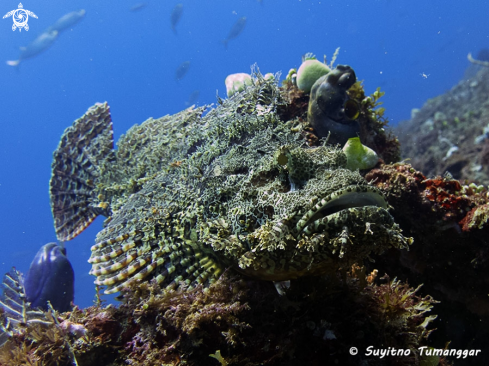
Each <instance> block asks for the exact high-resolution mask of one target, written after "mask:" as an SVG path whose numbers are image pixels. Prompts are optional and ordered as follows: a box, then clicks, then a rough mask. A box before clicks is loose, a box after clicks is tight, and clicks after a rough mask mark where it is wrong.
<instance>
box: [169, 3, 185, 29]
mask: <svg viewBox="0 0 489 366" xmlns="http://www.w3.org/2000/svg"><path fill="white" fill-rule="evenodd" d="M182 14H183V4H177V5H175V7H174V8H173V10H172V12H171V17H170V24H171V29H172V31H173V33H175V34H177V28H176V27H177V24H178V22H179V21H180V18H181V17H182Z"/></svg>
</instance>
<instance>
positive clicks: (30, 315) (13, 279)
mask: <svg viewBox="0 0 489 366" xmlns="http://www.w3.org/2000/svg"><path fill="white" fill-rule="evenodd" d="M2 286H3V294H2V296H0V308H2V309H3V311H4V314H5V322H4V323H0V347H1V346H2V345H3V344H4V343H5V342H7V340H8V339H9V337H11V336H12V335H13V334H14V333H18V332H20V331H21V328H19V326H26V325H28V324H34V323H37V324H51V323H50V322H49V321H48V320H47V318H46V315H45V313H44V312H43V311H40V310H33V309H31V307H30V304H29V303H28V302H27V298H26V294H25V289H24V284H23V278H22V274H21V273H20V272H19V271H17V270H16V269H15V267H13V268H12V269H11V270H10V272H8V273H6V274H5V276H4V278H3V282H2Z"/></svg>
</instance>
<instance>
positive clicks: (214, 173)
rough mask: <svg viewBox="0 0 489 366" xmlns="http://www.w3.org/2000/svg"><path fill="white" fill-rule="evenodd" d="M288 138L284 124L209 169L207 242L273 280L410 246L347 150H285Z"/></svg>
mask: <svg viewBox="0 0 489 366" xmlns="http://www.w3.org/2000/svg"><path fill="white" fill-rule="evenodd" d="M286 136H287V132H286V131H285V130H283V129H282V128H281V127H280V126H277V127H276V128H270V127H269V128H266V129H264V130H262V131H256V132H255V133H254V134H253V135H250V136H249V137H248V138H247V139H246V140H244V141H242V143H241V144H240V145H239V146H233V147H232V148H230V149H229V150H228V151H227V152H226V153H224V154H222V155H221V156H219V157H217V158H216V159H215V160H214V161H212V162H211V163H210V164H209V166H208V168H207V169H206V172H205V173H204V178H203V179H204V182H205V183H204V186H203V187H201V188H202V189H201V191H202V192H203V194H202V195H201V198H200V199H201V202H202V204H203V207H204V210H203V218H202V221H201V226H200V228H199V230H200V232H199V235H198V236H199V237H200V240H201V242H203V243H205V244H206V245H210V246H212V248H213V251H214V252H215V253H216V254H218V255H220V256H222V257H223V258H225V262H227V263H228V264H229V265H231V266H233V267H234V268H235V269H236V270H237V271H238V272H241V273H243V274H245V275H248V276H251V277H254V278H257V279H261V280H272V281H284V280H290V279H294V278H298V277H301V276H306V275H318V274H322V273H328V272H331V271H335V270H337V269H338V268H340V267H345V266H350V265H352V264H353V263H361V262H362V261H363V260H364V259H365V258H368V256H369V255H370V254H372V253H377V254H379V253H382V252H383V251H384V250H386V249H387V248H389V247H392V246H393V247H397V248H407V247H408V245H409V243H410V242H411V241H412V240H411V239H410V238H405V237H404V236H403V235H402V234H401V231H400V229H399V227H398V226H397V224H396V223H395V222H394V219H393V218H392V216H391V215H390V213H389V212H388V208H389V207H388V204H387V202H386V200H385V198H384V196H383V194H382V192H381V191H380V190H378V189H377V188H375V187H373V186H372V185H369V184H368V183H367V182H366V181H365V179H364V178H363V177H362V176H361V175H360V174H359V173H358V172H357V171H352V170H349V169H347V168H346V163H347V160H346V156H345V154H344V153H343V152H342V151H341V149H339V148H337V147H335V146H320V147H314V148H310V147H305V146H304V145H303V144H302V143H301V142H300V141H294V139H293V138H289V143H288V144H283V145H282V144H281V143H282V142H284V141H285V140H287V139H288V138H287V137H286ZM289 137H291V136H290V135H289Z"/></svg>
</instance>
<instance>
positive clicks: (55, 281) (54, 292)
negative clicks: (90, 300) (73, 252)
mask: <svg viewBox="0 0 489 366" xmlns="http://www.w3.org/2000/svg"><path fill="white" fill-rule="evenodd" d="M74 284H75V274H74V271H73V267H72V266H71V263H70V261H69V260H68V258H67V257H66V250H65V249H64V248H61V247H60V246H58V245H57V244H56V243H49V244H46V245H44V246H43V247H41V249H39V251H38V252H37V254H36V256H35V257H34V259H33V261H32V263H31V266H30V267H29V271H28V272H27V274H26V276H25V280H24V287H25V293H26V297H27V301H29V302H30V303H31V307H33V308H41V309H44V310H47V309H48V306H47V302H48V301H49V302H50V303H51V305H52V306H53V308H54V309H56V310H58V311H60V312H64V311H68V310H70V309H71V303H72V301H73V299H74V293H75V290H74Z"/></svg>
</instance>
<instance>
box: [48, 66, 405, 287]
mask: <svg viewBox="0 0 489 366" xmlns="http://www.w3.org/2000/svg"><path fill="white" fill-rule="evenodd" d="M277 80H278V76H276V77H275V78H272V79H270V80H265V79H264V78H263V77H262V76H261V75H260V74H259V73H258V72H257V73H255V74H254V76H253V85H251V86H249V87H248V88H247V89H246V90H245V91H243V92H241V93H238V94H236V95H234V96H233V97H232V98H229V99H227V100H224V101H223V100H220V99H219V100H218V102H219V103H218V106H217V107H216V108H214V109H210V110H209V111H208V113H207V114H205V115H204V111H206V109H208V107H201V108H193V107H191V108H188V109H186V110H184V111H182V112H180V113H177V114H175V115H173V116H165V117H162V118H159V119H152V118H150V119H149V120H147V121H145V122H144V123H142V124H141V125H139V126H138V125H136V126H134V127H132V128H131V129H130V130H129V131H128V132H127V134H126V135H123V136H122V137H121V138H120V140H119V142H118V148H117V150H115V149H114V147H113V138H112V121H111V116H110V111H109V107H108V105H107V103H103V104H96V105H95V106H93V107H91V108H90V109H89V110H88V111H87V113H86V114H85V115H84V116H82V117H81V118H80V119H78V120H76V121H75V122H74V124H73V126H71V127H69V128H68V129H66V131H65V132H64V134H63V136H62V138H61V142H60V144H59V147H58V148H57V150H56V151H55V152H54V162H53V164H52V169H53V174H52V178H51V182H50V193H51V205H52V211H53V215H54V221H55V228H56V233H57V236H58V239H59V240H61V241H66V240H70V239H72V238H74V237H75V236H76V235H78V234H79V233H80V232H82V231H83V230H84V229H85V228H86V227H87V226H88V225H89V224H90V223H91V222H92V221H93V220H94V219H95V218H96V217H97V216H98V215H104V216H106V217H107V220H106V221H105V224H104V228H103V230H102V231H101V232H100V233H99V234H98V235H97V238H96V244H95V245H94V246H93V247H92V254H91V257H90V259H89V262H90V263H91V264H92V269H91V274H93V275H94V276H96V281H95V283H96V284H97V285H101V286H102V285H103V286H106V290H105V292H106V293H115V292H118V291H120V290H121V289H123V288H124V287H125V286H127V285H128V284H130V283H131V282H133V281H140V280H142V279H144V278H146V279H150V278H154V279H155V280H156V281H157V282H158V283H160V284H161V285H162V286H176V285H178V284H180V283H181V281H183V282H185V283H187V284H188V285H189V286H195V285H196V284H199V283H201V284H204V285H208V284H209V283H210V282H212V281H214V280H215V279H216V278H217V277H218V276H219V275H220V273H222V271H223V270H224V269H226V268H229V267H231V268H233V269H234V270H236V271H238V272H240V273H242V274H244V275H247V276H250V277H253V278H256V279H262V280H271V281H282V280H289V279H294V278H297V277H300V276H306V275H319V274H323V273H328V272H330V273H331V272H332V271H335V270H337V269H338V268H339V267H341V266H346V265H351V264H352V263H354V262H362V261H363V260H364V259H365V258H368V256H369V254H371V253H382V252H383V251H384V250H385V249H387V248H389V247H391V246H394V247H396V248H407V247H408V245H409V244H410V243H411V241H412V239H411V238H406V237H404V236H403V235H402V234H401V230H400V229H399V227H398V225H397V224H396V223H395V222H394V220H393V218H392V216H391V215H390V214H389V212H388V205H387V203H386V201H385V199H384V197H383V195H382V193H381V192H380V191H379V190H378V189H376V188H375V187H373V186H371V185H369V184H368V183H367V182H366V181H365V180H364V179H363V178H362V176H361V175H360V174H359V173H358V172H356V171H350V170H348V169H346V168H345V167H346V157H345V155H344V153H343V152H342V151H341V150H340V149H339V148H337V147H333V146H319V147H313V148H311V147H307V146H306V145H305V143H304V141H303V138H302V137H301V134H300V128H297V125H296V124H297V121H284V120H282V119H281V114H280V110H281V109H282V110H283V108H284V107H285V106H286V105H287V103H288V101H287V98H286V97H285V95H284V94H282V93H283V92H282V91H281V89H280V88H279V87H278V83H277Z"/></svg>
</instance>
